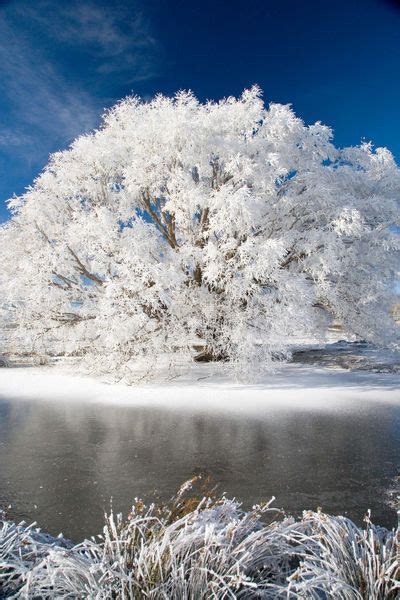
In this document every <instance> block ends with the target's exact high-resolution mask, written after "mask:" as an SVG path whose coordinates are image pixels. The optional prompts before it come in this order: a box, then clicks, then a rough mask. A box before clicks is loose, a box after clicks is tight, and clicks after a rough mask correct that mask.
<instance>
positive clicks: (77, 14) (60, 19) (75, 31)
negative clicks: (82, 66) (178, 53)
mask: <svg viewBox="0 0 400 600" xmlns="http://www.w3.org/2000/svg"><path fill="white" fill-rule="evenodd" d="M24 13H25V15H26V14H27V11H26V10H25V11H24ZM29 18H30V19H31V20H32V21H36V22H38V23H40V24H41V26H42V28H43V31H46V33H47V34H48V35H49V36H50V37H52V38H55V39H57V40H58V41H59V42H60V41H61V42H64V43H65V44H67V45H70V46H73V47H75V48H76V47H77V46H79V47H80V48H81V51H83V52H86V53H88V54H89V55H91V56H92V57H94V58H95V59H96V61H97V66H96V69H95V70H96V71H97V72H99V73H121V74H123V76H124V80H125V81H126V82H127V83H131V82H134V81H138V80H143V79H147V78H149V77H152V76H153V75H154V74H155V64H156V61H155V56H156V54H157V51H158V44H157V42H156V40H155V38H154V36H153V35H152V34H151V28H150V25H149V23H148V21H147V19H146V18H145V17H144V15H143V12H142V11H141V10H140V9H139V8H138V6H137V3H136V2H132V1H127V2H107V3H105V4H101V3H98V2H97V3H95V2H91V1H86V2H80V1H79V0H73V1H71V2H68V3H67V4H65V5H64V6H59V7H58V10H57V11H56V12H54V5H53V3H51V2H48V1H46V0H42V2H41V10H37V8H36V7H32V6H31V7H30V9H29Z"/></svg>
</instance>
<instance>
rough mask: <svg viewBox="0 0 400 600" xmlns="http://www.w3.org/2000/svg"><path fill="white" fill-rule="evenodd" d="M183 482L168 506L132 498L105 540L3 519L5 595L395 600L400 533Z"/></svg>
mask: <svg viewBox="0 0 400 600" xmlns="http://www.w3.org/2000/svg"><path fill="white" fill-rule="evenodd" d="M193 484H194V485H199V479H198V478H197V479H194V480H191V481H189V482H187V483H186V484H184V485H183V486H182V487H181V489H180V490H179V492H178V494H177V495H176V496H175V498H173V499H172V500H171V501H170V502H169V503H167V504H150V505H145V504H144V503H143V502H141V501H140V500H138V499H136V500H135V503H134V505H133V507H132V511H131V513H130V514H129V515H128V517H127V518H126V519H123V518H122V516H121V515H114V514H113V513H112V512H111V514H109V515H108V516H106V520H105V526H104V529H103V533H102V535H100V536H98V537H97V538H92V539H90V540H85V541H83V542H82V543H80V544H77V545H73V544H72V543H70V542H68V541H67V540H65V539H64V538H62V537H59V538H52V537H50V536H48V535H46V534H43V533H41V532H40V530H38V529H37V528H36V527H35V525H30V526H27V525H25V524H24V523H20V524H15V523H13V522H11V521H10V520H7V519H6V518H5V516H4V515H3V519H2V521H1V527H0V586H1V587H0V590H1V595H2V597H7V598H26V599H38V598H43V599H44V598H68V599H71V598H93V599H106V598H117V599H121V600H122V599H139V598H149V599H154V600H156V599H157V600H159V599H165V600H167V599H168V600H171V599H176V600H186V599H187V600H189V598H196V599H203V598H204V599H206V598H207V599H220V598H221V599H222V598H224V599H225V598H226V599H228V598H239V599H241V598H249V599H256V598H290V599H296V598H310V599H320V598H332V599H333V598H335V599H338V600H340V599H346V600H347V599H348V600H350V599H351V600H352V599H367V598H368V599H369V600H377V599H394V598H398V594H399V593H400V584H399V548H400V545H399V542H400V539H399V532H397V533H396V532H393V531H392V532H390V531H387V530H385V529H383V528H380V527H377V526H374V525H373V524H372V523H371V522H370V519H369V515H367V517H366V519H365V526H364V527H363V528H359V527H357V526H356V525H355V524H354V523H353V522H352V521H350V520H349V519H347V518H345V517H341V516H337V517H333V516H329V515H327V514H325V513H323V512H311V511H306V512H304V513H303V516H302V518H301V519H298V520H295V519H293V518H292V517H289V516H287V515H285V514H284V513H283V512H282V511H280V510H277V509H275V508H273V507H272V506H271V504H272V500H271V501H270V502H268V503H265V504H263V505H257V506H254V507H253V509H252V510H251V511H249V512H245V511H243V510H242V508H241V506H240V503H238V502H237V501H235V500H230V499H228V498H226V497H224V496H223V497H214V496H213V495H212V494H211V495H210V494H208V495H202V492H203V491H204V490H202V489H201V488H200V495H198V494H195V493H194V490H193V489H192V486H193Z"/></svg>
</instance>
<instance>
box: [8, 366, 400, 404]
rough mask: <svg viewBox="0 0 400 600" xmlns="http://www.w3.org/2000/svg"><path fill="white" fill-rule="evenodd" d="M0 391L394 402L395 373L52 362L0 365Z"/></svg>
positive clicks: (398, 388) (203, 400) (69, 397)
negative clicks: (174, 370)
mask: <svg viewBox="0 0 400 600" xmlns="http://www.w3.org/2000/svg"><path fill="white" fill-rule="evenodd" d="M0 396H2V397H4V398H8V399H22V400H23V399H25V400H44V401H57V400H63V401H68V402H82V401H85V402H94V403H113V404H117V405H118V404H119V405H132V406H163V407H169V406H171V407H174V408H179V409H182V410H184V409H187V410H191V411H192V410H203V409H204V410H209V409H215V410H223V411H230V412H236V411H239V412H241V411H246V412H252V411H257V410H258V409H259V408H260V406H262V407H264V408H266V407H268V408H269V409H271V410H274V409H279V408H282V407H286V408H290V407H293V408H301V409H302V410H314V409H318V410H327V411H329V410H336V409H345V408H346V406H348V405H349V404H350V403H351V404H352V405H353V407H354V405H355V404H356V405H358V404H359V405H362V403H364V402H368V401H370V402H381V403H400V376H399V375H398V374H395V373H393V374H390V373H371V372H367V371H346V370H344V369H330V368H320V367H316V366H304V365H301V364H286V365H283V366H282V367H281V368H280V369H279V370H278V371H277V372H276V373H274V374H270V375H267V376H265V377H264V378H263V380H262V381H261V382H259V383H258V384H256V385H244V384H238V383H235V382H234V381H232V380H230V379H228V378H227V377H225V376H222V375H220V374H215V373H214V372H213V367H212V366H210V365H198V366H196V367H195V368H193V369H192V370H191V371H190V373H189V374H187V375H185V376H182V377H180V378H176V379H173V380H168V379H166V380H165V381H164V382H162V383H157V384H154V383H153V384H140V385H136V386H128V385H124V384H118V383H114V384H109V383H106V382H104V381H101V380H99V379H98V378H94V377H89V376H82V375H77V374H73V373H71V372H67V371H65V370H61V369H59V368H57V367H32V368H25V367H24V368H10V369H0Z"/></svg>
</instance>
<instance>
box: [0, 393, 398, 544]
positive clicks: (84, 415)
mask: <svg viewBox="0 0 400 600" xmlns="http://www.w3.org/2000/svg"><path fill="white" fill-rule="evenodd" d="M399 457H400V407H399V406H397V407H396V406H393V405H385V404H383V405H382V404H378V403H377V404H374V403H368V405H366V406H365V407H363V408H362V409H360V406H357V407H355V408H354V411H353V410H351V407H349V409H348V410H346V412H345V413H339V412H338V413H330V414H327V413H326V412H325V413H324V412H320V413H319V412H318V411H313V412H301V411H300V410H297V409H293V408H291V409H290V410H288V409H286V410H284V409H282V410H278V411H275V412H272V413H271V412H268V411H267V410H265V411H264V412H263V411H262V410H261V412H260V414H258V415H257V417H255V416H251V417H250V416H248V417H246V416H244V415H243V414H242V415H236V416H235V415H233V414H231V415H227V414H223V415H222V414H220V413H211V412H209V413H201V412H198V411H197V412H195V413H190V412H188V411H178V410H172V409H170V410H168V409H159V408H148V409H146V408H137V407H121V406H118V407H113V406H105V405H93V404H82V405H79V404H77V403H74V404H67V403H57V402H56V401H54V402H53V403H46V402H29V401H7V400H6V399H1V398H0V506H3V507H6V506H7V505H8V504H11V505H12V507H11V509H10V510H9V514H10V516H11V517H12V518H16V519H21V518H24V519H25V520H28V521H32V520H36V521H37V522H38V523H39V524H40V526H41V527H42V528H43V529H45V530H47V531H49V532H50V533H58V532H60V531H62V532H63V533H64V534H65V535H66V536H68V537H70V538H72V539H74V540H76V541H79V540H80V539H82V538H83V537H84V536H88V535H91V534H95V533H98V532H99V531H100V529H101V527H102V521H103V510H104V509H106V510H108V509H109V506H110V504H109V501H110V498H111V497H112V498H113V505H114V508H115V509H116V510H118V511H119V510H121V511H123V512H125V511H127V510H128V509H129V506H130V502H131V500H132V499H133V498H134V497H135V496H139V497H142V498H145V499H148V498H149V497H150V496H151V492H152V490H154V489H155V490H157V492H158V494H159V495H160V496H161V497H162V498H168V497H169V496H171V495H172V494H173V493H174V491H175V490H176V489H177V487H178V486H179V485H180V484H181V483H182V482H183V481H184V480H186V479H188V478H189V477H190V476H191V475H192V474H193V473H199V472H202V473H206V474H210V475H211V476H212V478H213V480H214V481H215V483H217V484H219V486H220V490H221V491H226V492H227V494H228V495H229V496H236V497H237V498H239V499H241V500H242V501H243V502H244V505H245V506H249V505H251V504H253V503H255V502H257V501H259V500H261V499H265V498H269V497H270V496H271V495H275V496H276V498H277V500H276V505H277V506H282V507H285V508H286V509H287V510H288V511H290V512H293V513H298V512H299V511H301V510H302V509H305V508H311V509H315V508H316V507H317V506H321V507H323V509H324V510H325V511H327V512H331V513H333V514H338V513H341V514H346V515H348V516H350V517H351V518H352V519H353V520H355V521H356V522H357V523H360V522H361V521H362V518H363V515H364V513H365V510H366V509H368V508H370V509H371V510H372V515H373V520H374V522H376V523H379V524H381V525H384V526H386V527H392V526H394V525H395V511H394V510H393V509H392V508H390V507H389V506H388V504H387V499H386V495H385V491H386V490H387V489H388V487H389V486H390V485H391V480H392V478H393V477H394V476H395V475H396V467H397V466H398V464H399Z"/></svg>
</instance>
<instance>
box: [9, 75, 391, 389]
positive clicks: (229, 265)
mask: <svg viewBox="0 0 400 600" xmlns="http://www.w3.org/2000/svg"><path fill="white" fill-rule="evenodd" d="M331 138H332V132H331V130H330V129H329V128H328V127H326V126H324V125H321V124H320V123H316V124H314V125H310V126H306V125H305V124H304V123H303V122H302V121H301V120H300V119H298V118H296V116H295V115H294V113H293V112H292V110H291V108H290V107H289V106H281V105H278V104H272V105H270V106H269V108H265V106H264V104H263V102H262V100H261V98H260V90H259V89H258V88H256V87H254V88H252V89H251V90H247V91H245V92H244V93H243V95H242V96H241V98H239V99H235V98H231V97H230V98H227V99H224V100H222V101H220V102H217V103H214V102H209V103H207V104H201V103H199V102H198V101H197V100H196V98H195V97H194V96H193V95H192V94H191V93H186V92H180V93H178V94H177V95H176V96H175V97H174V98H166V97H163V96H157V97H156V98H154V100H152V101H151V102H141V101H140V100H139V99H138V98H136V97H128V98H125V99H124V100H122V101H121V102H120V103H119V104H117V105H116V106H115V107H114V108H112V109H111V110H109V111H108V112H107V113H106V114H105V115H104V118H103V123H102V126H101V127H100V128H99V129H98V130H97V131H94V132H93V133H90V134H88V135H83V136H81V137H79V138H78V139H77V140H76V141H75V142H74V143H73V144H72V146H71V147H70V148H69V149H68V150H66V151H64V152H59V153H56V154H54V155H53V156H52V157H51V160H50V162H49V164H48V165H47V167H46V168H45V169H44V171H43V173H42V174H41V175H40V176H39V177H38V178H37V179H36V181H35V182H34V184H33V185H32V187H30V188H29V189H28V190H27V191H26V193H25V194H23V195H22V196H20V197H18V198H14V199H12V200H11V201H10V202H9V207H10V209H11V210H12V211H13V217H12V219H11V220H10V221H9V222H7V223H5V224H4V225H3V226H2V227H1V230H0V253H1V259H2V269H1V274H0V292H1V299H2V310H3V318H4V324H5V325H6V326H7V335H6V336H3V340H4V344H5V348H3V351H4V352H15V353H19V354H32V353H34V354H36V355H38V356H40V357H48V356H50V355H54V354H57V355H59V356H78V357H81V358H80V360H82V359H83V358H85V359H86V363H87V364H89V365H90V366H91V367H92V368H93V369H95V370H97V371H99V372H107V373H113V372H114V373H115V374H117V375H118V376H126V377H129V373H130V369H131V368H132V365H133V363H135V365H142V367H143V368H144V369H145V370H147V371H148V372H149V373H151V372H154V369H155V366H156V365H159V364H160V361H162V360H163V359H166V360H167V361H169V360H175V361H176V362H179V363H186V362H187V363H190V362H191V361H193V360H198V361H200V360H218V361H223V362H226V363H227V364H229V365H232V366H233V368H234V369H235V370H236V371H237V372H239V371H243V372H250V373H251V372H255V371H257V369H258V368H259V367H260V366H261V368H262V369H264V368H266V367H268V364H270V362H271V360H275V359H284V358H287V357H288V355H289V353H290V352H289V350H290V344H291V342H292V341H293V339H294V338H295V337H298V336H303V337H305V336H318V335H320V333H321V332H322V331H323V330H324V328H325V327H326V324H327V323H328V322H329V320H330V319H331V318H335V319H338V320H339V322H340V323H341V325H342V326H343V329H344V335H349V336H350V337H351V336H353V337H357V338H362V339H366V340H369V341H372V342H375V343H379V344H384V345H388V344H396V343H397V342H398V339H399V326H398V325H395V323H394V320H393V316H392V312H391V311H392V309H393V306H394V304H395V300H394V285H393V282H394V279H395V276H396V270H398V264H399V262H398V260H399V239H398V238H399V236H398V234H396V233H394V232H393V231H394V230H393V228H392V227H391V226H392V225H393V224H395V223H396V222H398V219H399V212H400V211H399V198H400V174H399V173H400V171H399V168H398V167H397V165H396V164H395V162H394V160H393V157H392V155H391V153H390V152H389V151H388V150H386V149H384V148H377V149H376V150H374V149H373V148H372V146H371V145H370V144H362V145H361V146H358V147H351V148H344V149H337V148H335V146H334V145H333V144H332V142H331ZM15 324H17V325H18V327H16V328H15V327H14V326H15ZM0 351H1V349H0ZM166 357H167V358H166Z"/></svg>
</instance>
